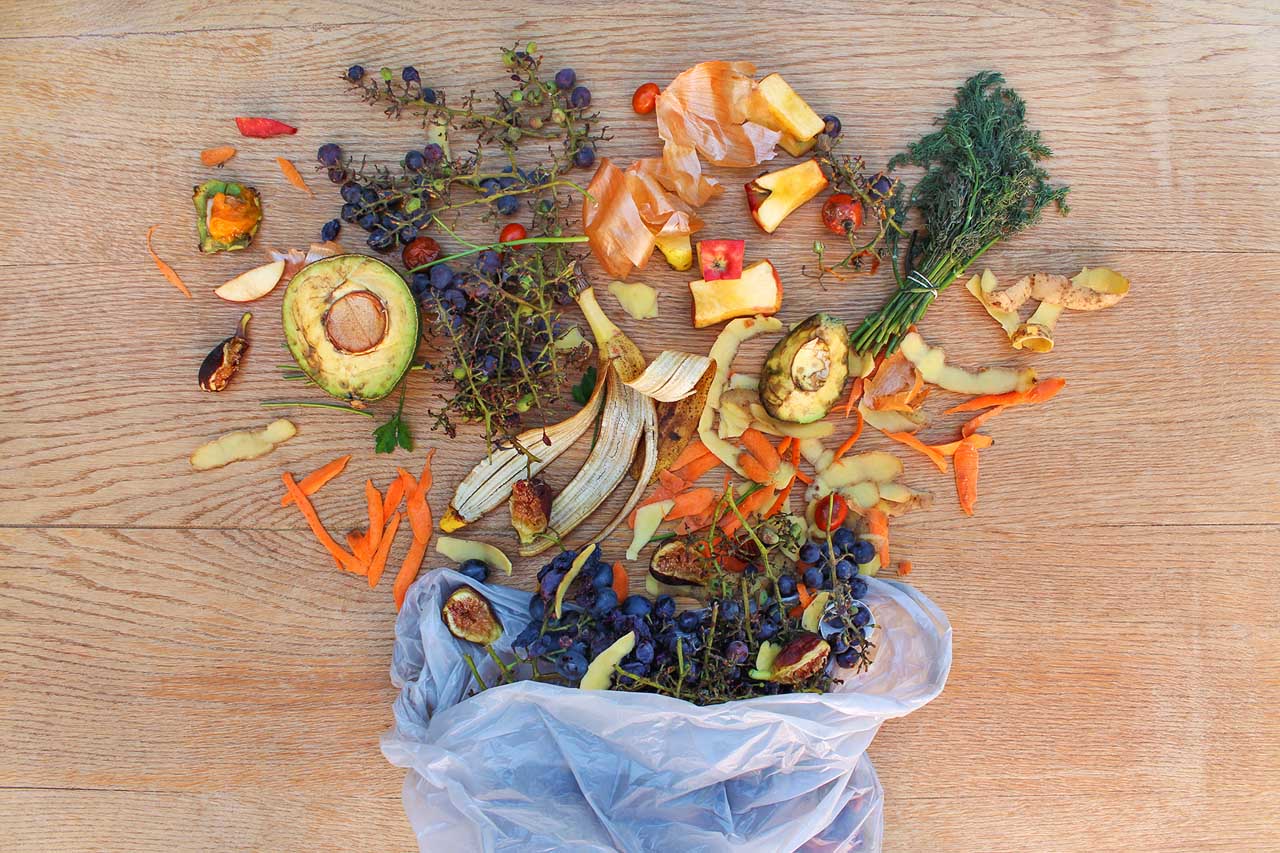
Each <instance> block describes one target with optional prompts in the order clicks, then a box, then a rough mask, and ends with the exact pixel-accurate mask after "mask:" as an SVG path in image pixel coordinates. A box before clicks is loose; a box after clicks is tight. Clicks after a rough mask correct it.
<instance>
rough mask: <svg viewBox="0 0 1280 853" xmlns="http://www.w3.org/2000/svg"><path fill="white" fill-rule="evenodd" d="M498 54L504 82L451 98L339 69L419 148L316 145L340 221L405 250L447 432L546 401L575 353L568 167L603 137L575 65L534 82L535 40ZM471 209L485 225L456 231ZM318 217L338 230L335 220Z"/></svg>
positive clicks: (501, 429) (383, 76) (375, 241)
mask: <svg viewBox="0 0 1280 853" xmlns="http://www.w3.org/2000/svg"><path fill="white" fill-rule="evenodd" d="M502 62H503V66H504V69H505V70H506V72H507V74H508V77H509V79H510V81H511V83H512V86H511V88H509V89H508V90H506V91H496V90H495V91H494V92H493V96H492V98H481V97H479V96H477V95H476V93H475V92H470V93H468V94H467V95H465V96H463V97H461V98H459V99H457V100H456V101H454V100H452V99H450V97H449V96H448V95H447V94H446V92H445V91H444V90H443V89H440V88H435V87H432V86H428V85H426V84H424V83H423V81H422V77H421V74H420V73H419V72H418V70H417V69H416V68H414V67H412V66H409V67H405V68H403V69H401V70H400V71H399V73H398V74H396V73H394V72H393V71H392V70H391V69H388V68H383V69H381V70H380V71H379V72H377V73H368V72H366V71H365V69H364V68H362V67H361V66H358V65H356V66H352V67H351V68H349V69H348V70H347V71H346V73H345V74H344V75H343V77H344V79H345V80H346V81H347V83H348V84H349V86H350V88H351V89H352V90H353V91H355V92H356V93H357V94H359V96H360V97H361V99H362V100H364V101H366V102H368V103H370V104H375V105H380V106H383V107H384V112H385V113H386V115H387V116H388V117H391V118H401V117H403V116H405V115H406V114H409V115H414V116H417V117H418V118H419V119H420V120H421V122H422V126H423V129H424V132H425V145H424V146H423V147H422V148H421V149H413V150H410V151H408V152H406V153H405V155H404V156H403V158H401V161H400V162H399V163H398V164H396V165H394V166H385V165H380V164H371V163H369V162H368V161H366V160H365V159H363V158H360V159H357V158H355V157H352V156H349V155H348V154H347V153H346V152H344V151H343V150H342V148H341V147H340V146H339V145H337V144H335V143H327V144H325V145H323V146H321V148H320V150H319V151H318V152H317V159H318V160H319V162H320V166H321V168H323V169H324V170H326V172H327V174H328V176H329V178H330V180H332V181H333V182H334V183H336V184H339V185H340V186H341V190H340V192H341V196H342V201H343V205H342V208H341V211H340V213H339V217H338V218H339V220H340V221H342V222H347V223H351V224H354V225H356V226H357V227H359V228H361V229H362V230H364V231H365V232H366V233H367V237H366V243H367V245H368V246H369V248H371V249H373V250H375V251H378V252H391V251H393V250H396V249H399V250H400V252H401V258H402V261H403V263H404V266H405V270H406V273H407V275H408V277H409V280H410V282H411V287H412V290H413V293H414V296H415V297H416V298H417V300H418V304H419V307H420V309H421V312H422V317H423V322H422V328H423V330H424V333H425V334H427V335H428V338H429V340H430V342H431V344H432V345H433V346H434V347H435V348H436V352H433V353H431V354H429V355H428V357H427V362H426V363H425V365H424V367H426V368H427V369H430V370H434V371H437V373H438V376H439V378H440V379H441V380H442V381H444V382H445V383H446V384H448V385H450V386H451V388H452V391H451V393H449V394H447V395H443V405H442V406H440V407H439V409H438V410H433V412H432V414H433V415H434V416H435V426H436V427H437V428H440V429H443V430H445V431H447V432H448V433H449V434H450V435H453V434H454V433H455V431H456V424H457V423H458V422H467V423H481V424H483V425H484V429H485V434H486V438H487V440H488V441H489V442H490V443H492V442H493V441H495V440H498V439H501V438H504V437H507V436H510V435H512V434H514V433H515V432H517V431H518V429H519V426H520V416H521V415H522V414H523V413H525V412H527V411H529V410H530V409H538V408H541V407H543V406H545V405H547V404H548V403H550V402H552V401H554V400H555V399H556V398H557V397H558V394H559V389H560V388H562V387H563V386H564V384H565V381H566V378H567V377H566V374H565V369H566V367H567V366H568V365H570V364H572V363H573V361H574V360H576V359H577V358H578V357H580V356H581V355H583V354H584V352H585V349H586V347H585V346H581V345H577V344H575V341H576V340H577V338H576V337H575V338H574V340H570V339H568V338H566V337H565V334H566V332H567V331H568V330H567V329H566V328H565V325H564V324H563V322H562V321H561V318H560V309H561V308H562V306H564V305H566V304H567V303H569V302H570V301H572V299H573V297H574V296H575V295H576V293H577V292H578V290H580V289H581V287H582V286H583V282H582V281H581V277H580V274H579V272H578V260H579V256H578V255H576V254H574V253H573V251H572V249H573V247H574V244H576V243H581V242H584V241H585V238H582V237H575V236H567V235H569V234H570V233H571V228H570V226H571V225H572V224H573V222H574V220H575V219H576V216H577V212H578V211H579V210H580V207H581V196H582V193H583V192H584V191H583V189H582V187H581V186H580V185H579V184H578V183H577V182H576V181H574V180H572V179H570V178H569V177H568V176H567V175H568V173H569V172H570V171H571V170H573V169H575V168H577V169H585V168H588V167H590V166H592V165H593V164H594V162H595V151H596V146H597V145H598V144H599V143H600V142H601V141H603V140H604V139H606V138H607V136H606V135H605V131H604V130H603V129H602V128H601V127H600V126H599V115H598V114H597V113H595V112H592V111H591V93H590V91H589V90H588V89H587V88H586V87H585V86H581V85H578V81H577V79H576V74H574V72H573V71H572V69H562V70H561V71H559V72H558V73H557V74H556V75H555V76H554V77H553V78H551V79H544V78H543V77H542V76H541V73H540V68H541V64H542V58H541V57H540V56H538V55H537V53H536V45H534V44H532V43H530V44H528V45H525V46H524V47H523V48H521V47H520V46H519V45H517V46H515V47H512V48H509V49H504V50H503V51H502ZM464 137H465V139H466V147H465V150H462V149H463V146H462V145H461V144H459V141H460V140H461V139H462V138H464ZM526 155H528V156H526ZM535 156H536V157H537V158H538V159H537V160H536V161H535V160H533V157H535ZM468 211H476V212H478V213H480V214H481V216H480V220H481V222H482V223H484V225H485V226H486V227H489V228H493V229H494V232H495V233H493V234H492V235H491V236H490V237H488V238H483V239H478V240H477V239H468V238H466V237H463V236H462V235H461V233H460V232H461V230H462V228H461V224H460V222H461V219H462V215H463V214H464V212H468ZM522 211H524V212H526V213H527V215H528V221H529V223H530V226H529V227H528V228H525V226H524V225H523V224H520V223H516V222H510V223H508V224H507V228H505V229H503V231H502V235H501V236H499V235H498V234H497V233H496V231H497V228H498V227H500V223H502V222H503V221H504V220H506V219H508V218H511V217H515V216H516V215H517V214H519V213H521V212H522ZM326 227H329V228H330V229H331V230H333V231H335V232H336V226H335V225H334V223H330V224H329V225H327V226H326ZM513 229H514V230H513ZM429 234H430V235H431V236H428V235H429ZM441 244H444V246H445V247H447V250H446V249H442V248H441Z"/></svg>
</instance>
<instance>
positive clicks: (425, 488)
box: [418, 447, 436, 497]
mask: <svg viewBox="0 0 1280 853" xmlns="http://www.w3.org/2000/svg"><path fill="white" fill-rule="evenodd" d="M435 455H436V449H435V448H434V447H433V448H431V449H430V450H428V451H427V458H426V461H424V462H423V463H422V475H421V476H420V477H418V490H419V491H420V492H422V495H423V497H426V494H427V492H429V491H431V460H432V459H433V458H435Z"/></svg>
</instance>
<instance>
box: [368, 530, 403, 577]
mask: <svg viewBox="0 0 1280 853" xmlns="http://www.w3.org/2000/svg"><path fill="white" fill-rule="evenodd" d="M400 518H401V515H400V513H398V512H397V513H395V514H394V515H392V516H391V518H390V519H388V520H387V528H386V530H384V531H382V541H381V542H379V543H378V550H377V551H375V552H374V554H373V557H372V558H371V559H370V560H369V589H373V588H374V587H375V586H377V585H378V581H379V580H381V579H382V572H383V570H385V569H386V567H387V555H388V554H390V553H391V543H392V542H393V541H394V540H395V538H396V531H397V530H399V529H400Z"/></svg>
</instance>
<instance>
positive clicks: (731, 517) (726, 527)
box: [720, 488, 773, 536]
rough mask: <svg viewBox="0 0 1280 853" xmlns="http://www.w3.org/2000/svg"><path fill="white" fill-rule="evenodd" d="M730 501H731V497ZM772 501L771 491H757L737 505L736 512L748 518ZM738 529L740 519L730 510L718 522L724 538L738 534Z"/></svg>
mask: <svg viewBox="0 0 1280 853" xmlns="http://www.w3.org/2000/svg"><path fill="white" fill-rule="evenodd" d="M730 499H731V500H732V497H731V498H730ZM772 500H773V489H770V488H763V489H757V490H756V491H754V492H752V493H751V494H749V495H747V496H746V497H745V498H743V499H742V501H741V502H740V503H738V512H740V513H742V515H743V516H744V517H746V516H749V515H751V514H752V513H754V512H759V511H760V510H762V509H763V508H764V507H766V506H768V505H769V502H770V501H772ZM740 527H742V519H740V518H738V513H735V512H734V511H733V510H732V509H730V510H729V514H728V515H726V516H725V517H724V518H722V519H721V520H720V530H721V531H723V532H724V535H725V536H732V535H733V534H735V533H737V532H738V528H740Z"/></svg>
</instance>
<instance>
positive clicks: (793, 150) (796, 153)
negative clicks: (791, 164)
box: [778, 133, 818, 157]
mask: <svg viewBox="0 0 1280 853" xmlns="http://www.w3.org/2000/svg"><path fill="white" fill-rule="evenodd" d="M778 144H779V145H781V146H782V150H783V151H786V152H787V153H788V154H790V155H791V156H792V157H803V156H804V155H806V154H808V153H809V152H810V151H812V150H813V146H815V145H817V144H818V137H816V136H815V137H813V139H810V140H809V141H808V142H801V141H800V140H798V139H796V138H795V137H794V136H792V135H791V134H789V133H783V134H782V138H781V139H779V140H778Z"/></svg>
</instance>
